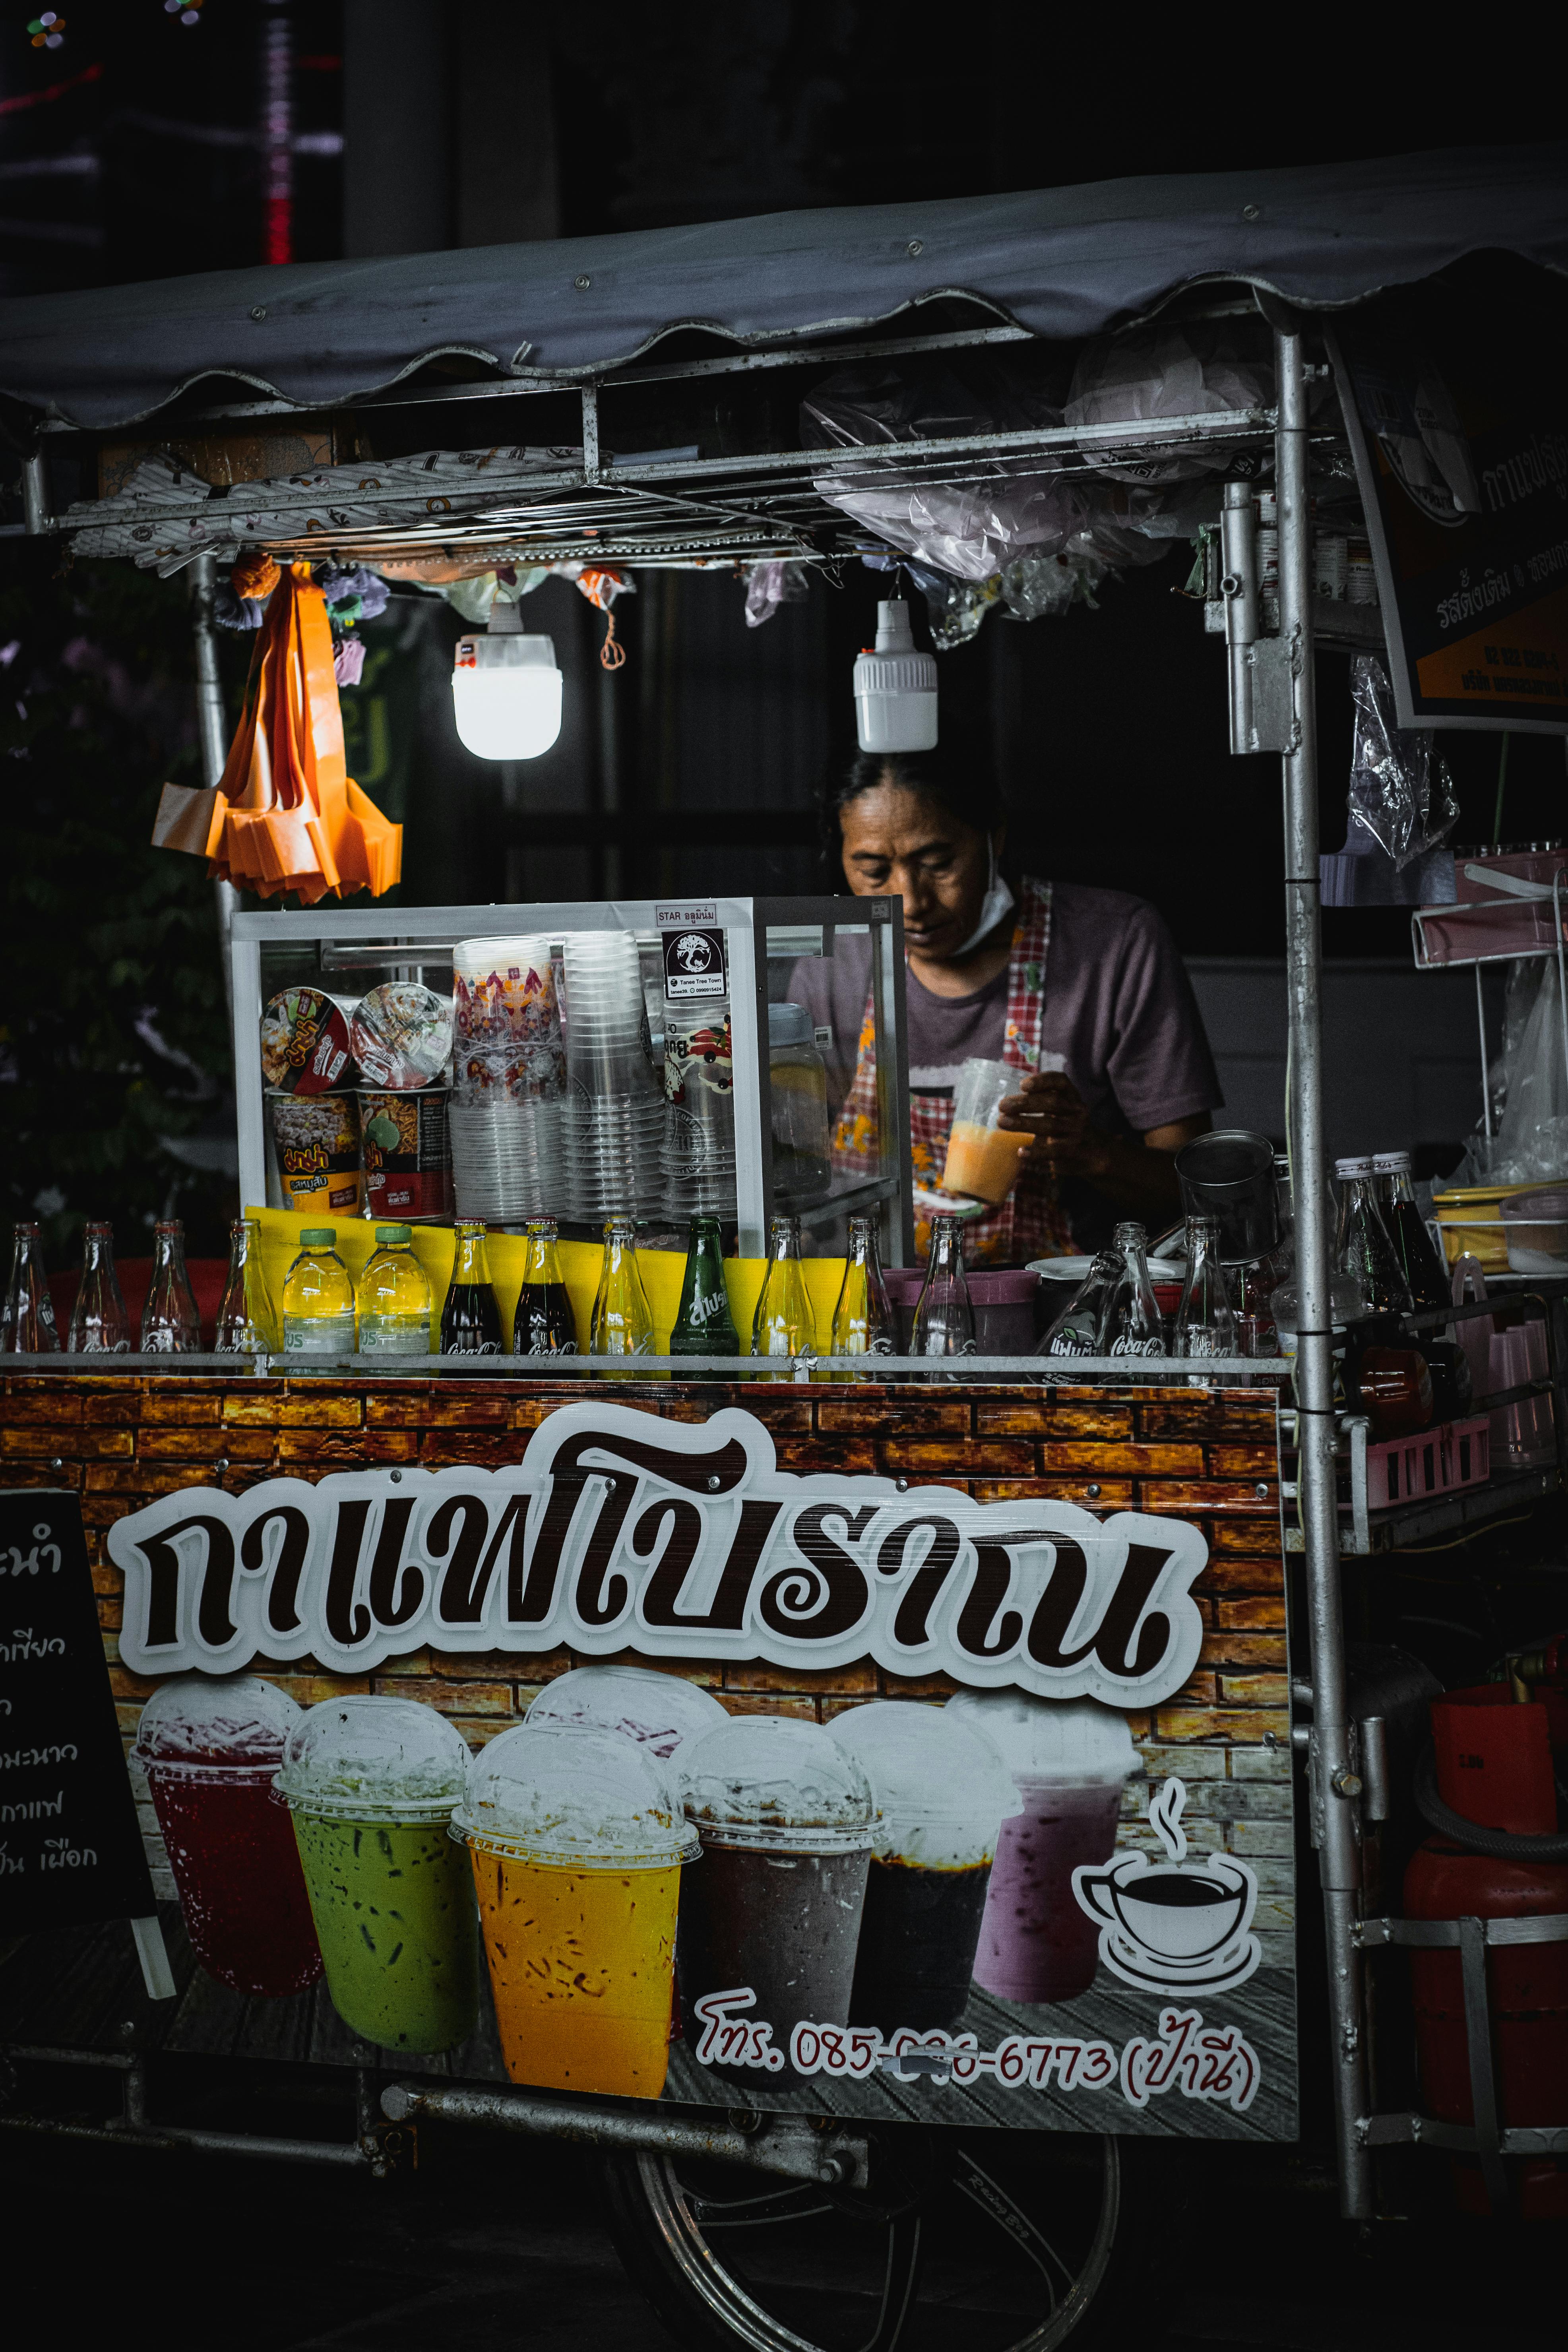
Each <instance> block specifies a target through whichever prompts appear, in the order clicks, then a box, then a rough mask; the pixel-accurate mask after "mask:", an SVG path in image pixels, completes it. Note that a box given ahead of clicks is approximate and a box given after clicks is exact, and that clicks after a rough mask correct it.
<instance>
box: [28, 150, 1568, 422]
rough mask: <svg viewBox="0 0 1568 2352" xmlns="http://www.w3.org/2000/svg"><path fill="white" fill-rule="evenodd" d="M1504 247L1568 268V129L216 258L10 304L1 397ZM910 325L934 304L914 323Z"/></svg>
mask: <svg viewBox="0 0 1568 2352" xmlns="http://www.w3.org/2000/svg"><path fill="white" fill-rule="evenodd" d="M1485 251H1505V252H1509V253H1512V254H1517V255H1519V256H1521V257H1523V258H1525V259H1527V260H1530V261H1533V262H1537V263H1540V264H1541V265H1542V266H1543V267H1545V268H1551V269H1556V270H1561V271H1564V272H1565V273H1568V144H1563V143H1553V144H1551V145H1542V146H1530V147H1510V148H1465V149H1453V150H1447V151H1440V152H1433V153H1426V154H1416V155H1401V156H1395V157H1393V158H1388V159H1383V160H1373V161H1368V162H1362V163H1331V164H1321V165H1310V166H1301V167H1296V168H1292V169H1289V170H1281V171H1262V172H1205V173H1189V174H1184V175H1183V176H1181V177H1172V178H1162V179H1136V180H1107V181H1100V182H1097V183H1095V184H1092V185H1089V186H1085V187H1074V188H1047V189H1044V190H1041V191H1039V192H1038V193H1037V194H1019V195H1004V196H970V197H964V198H961V199H956V200H949V201H944V202H942V203H937V204H921V203H918V202H910V203H907V204H897V205H870V206H864V207H859V208H856V209H829V210H823V211H817V212H795V213H772V214H766V215H762V216H760V217H758V218H755V219H751V220H738V221H721V222H717V223H708V224H702V225H699V226H695V227H688V228H668V229H648V230H643V231H640V232H638V233H637V234H635V235H629V236H600V237H579V238H563V239H560V240H557V241H553V242H551V243H547V244H537V245H497V246H484V247H469V248H465V249H462V250H459V251H456V252H446V253H433V254H415V255H411V256H407V257H400V258H396V259H386V260H372V261H330V262H321V263H316V264H311V263H294V264H291V265H289V266H288V267H286V268H256V269H235V270H224V271H214V272H210V273H206V274H204V275H201V276H197V277H190V278H160V279H157V280H155V281H154V282H153V283H151V284H147V285H139V286H110V287H98V288H94V289H91V290H89V291H87V292H82V293H73V294H41V295H29V296H24V297H20V298H17V299H12V300H9V301H5V302H3V303H0V389H4V390H5V391H6V392H9V393H11V394H14V395H15V396H16V398H18V399H20V400H22V401H25V402H26V403H28V404H31V405H33V406H35V407H37V409H39V410H40V411H43V412H45V413H47V414H48V415H53V416H57V417H60V418H64V419H67V420H68V421H69V422H71V423H72V424H76V425H84V426H89V427H92V428H95V429H100V430H101V429H103V428H105V427H110V426H114V425H131V424H136V423H139V422H141V421H142V419H144V418H147V417H149V416H152V415H155V414H156V412H157V411H158V410H159V409H160V408H161V407H163V405H164V404H165V403H166V402H168V401H170V400H172V399H174V397H175V396H176V394H179V393H181V392H183V391H184V390H185V389H186V388H187V387H188V386H190V385H192V384H194V383H198V382H200V381H201V379H203V378H204V377H214V376H216V377H222V378H229V379H232V378H238V379H239V380H240V381H241V382H243V383H247V384H250V385H254V386H255V387H256V389H257V391H258V392H259V393H262V394H272V395H276V396H279V397H281V398H284V399H287V400H290V401H295V402H299V403H300V404H310V405H318V406H330V405H332V404H336V403H338V402H342V401H346V400H351V399H353V398H355V397H357V396H360V395H363V394H366V393H370V392H374V391H377V390H379V389H381V388H382V387H384V386H385V385H388V384H391V383H395V382H396V381H397V380H398V379H399V378H401V377H403V376H405V375H408V374H409V373H412V372H413V371H414V370H416V369H417V368H418V367H420V366H421V365H423V364H424V363H425V362H426V361H429V360H432V359H435V358H437V357H439V356H441V355H442V354H467V355H468V356H471V357H472V358H474V359H476V360H479V361H481V362H485V363H486V364H488V365H489V366H490V367H492V368H494V369H495V370H496V371H497V372H498V373H500V374H501V375H503V376H504V375H508V374H510V373H515V372H517V371H518V370H521V369H526V370H527V371H528V372H529V373H534V372H535V371H538V370H544V371H548V372H556V371H559V372H560V373H563V375H565V376H568V377H570V376H571V375H572V374H573V373H582V372H584V371H593V370H597V369H604V368H609V367H612V366H616V365H619V364H624V363H625V362H628V361H631V360H633V359H635V358H637V356H638V354H640V353H645V352H647V351H648V350H649V349H650V347H651V346H652V345H654V344H655V343H657V342H658V340H659V338H660V337H661V336H664V335H668V334H669V333H670V332H672V331H675V330H677V329H679V328H683V327H700V328H706V329H708V330H710V331H712V332H714V333H717V334H719V335H721V336H724V337H726V338H728V339H729V340H731V341H733V342H734V343H736V344H738V345H742V346H746V347H752V348H756V347H765V346H766V345H768V344H770V343H779V342H787V341H799V340H800V339H802V338H805V337H810V336H813V335H825V334H836V333H842V332H843V331H847V330H854V329H857V328H867V327H870V326H872V325H874V324H876V323H878V322H880V321H883V320H889V319H892V318H895V317H897V316H898V315H899V314H900V313H901V312H908V311H911V310H915V309H916V308H917V306H918V305H920V304H921V303H922V302H928V301H930V300H931V299H932V298H934V297H937V296H940V295H943V294H955V293H956V294H963V295H967V296H970V297H972V298H973V299H976V300H978V301H981V302H984V303H987V304H989V305H990V306H991V307H992V308H993V309H994V310H995V312H996V313H997V315H998V317H999V318H1001V319H1003V320H1009V321H1012V322H1015V323H1016V324H1018V325H1020V326H1024V327H1026V328H1028V329H1029V330H1031V331H1033V332H1034V333H1036V334H1038V335H1043V336H1047V337H1051V338H1061V339H1068V338H1075V337H1079V336H1082V335H1087V334H1094V333H1099V332H1101V331H1104V330H1105V329H1107V328H1110V327H1113V326H1118V325H1121V324H1125V323H1126V322H1128V321H1129V320H1134V319H1137V318H1139V317H1141V316H1142V315H1143V314H1145V313H1146V312H1147V311H1149V310H1151V309H1152V308H1153V307H1155V306H1157V305H1158V304H1159V303H1160V302H1161V301H1162V300H1163V299H1165V298H1166V297H1168V296H1169V295H1170V294H1171V293H1173V291H1174V290H1175V289H1178V288H1180V287H1182V286H1185V285H1189V284H1191V283H1193V282H1194V280H1202V279H1209V278H1224V279H1238V280H1241V281H1243V282H1245V283H1247V284H1249V285H1252V286H1256V287H1259V288H1264V289H1270V290H1272V291H1274V292H1276V293H1278V294H1279V295H1282V296H1284V297H1285V298H1286V299H1289V300H1290V301H1292V302H1296V303H1300V304H1301V305H1303V306H1306V307H1308V308H1310V309H1314V310H1319V309H1331V308H1334V307H1336V306H1339V305H1342V304H1345V303H1352V302H1356V301H1359V300H1362V299H1364V298H1365V297H1366V296H1368V295H1370V294H1373V293H1375V292H1377V291H1378V290H1379V289H1382V288H1384V287H1389V286H1396V285H1405V284H1410V283H1413V282H1415V280H1417V279H1420V278H1427V277H1430V276H1431V275H1432V274H1433V272H1434V271H1436V270H1439V269H1442V268H1446V267H1447V266H1448V265H1450V264H1451V263H1453V262H1455V261H1457V260H1458V259H1460V258H1461V257H1463V256H1465V255H1466V254H1470V253H1477V252H1485ZM910 326H911V331H919V321H918V320H911V321H910Z"/></svg>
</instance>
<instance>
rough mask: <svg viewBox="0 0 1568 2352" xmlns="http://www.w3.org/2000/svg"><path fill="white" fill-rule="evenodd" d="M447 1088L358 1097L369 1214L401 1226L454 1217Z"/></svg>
mask: <svg viewBox="0 0 1568 2352" xmlns="http://www.w3.org/2000/svg"><path fill="white" fill-rule="evenodd" d="M359 1115H360V1147H361V1158H362V1162H363V1169H364V1184H365V1213H366V1214H367V1215H369V1216H372V1217H384V1218H386V1219H387V1220H388V1221H391V1220H393V1219H395V1220H397V1221H398V1222H399V1223H403V1224H409V1223H418V1222H419V1221H420V1220H421V1219H423V1220H425V1221H426V1222H428V1221H430V1220H431V1219H436V1218H441V1217H449V1216H450V1215H451V1213H452V1152H451V1144H450V1141H449V1139H448V1137H447V1088H446V1087H426V1088H425V1089H424V1091H423V1092H422V1093H419V1094H404V1093H402V1092H399V1091H395V1090H392V1089H382V1090H378V1091H377V1092H375V1093H374V1094H373V1093H371V1092H369V1091H368V1090H365V1091H363V1092H362V1093H361V1095H360V1097H359Z"/></svg>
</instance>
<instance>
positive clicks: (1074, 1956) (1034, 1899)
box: [942, 1691, 1139, 2004]
mask: <svg viewBox="0 0 1568 2352" xmlns="http://www.w3.org/2000/svg"><path fill="white" fill-rule="evenodd" d="M942 1712H943V1713H944V1714H945V1715H950V1716H953V1717H957V1718H958V1719H959V1720H960V1721H962V1722H963V1723H964V1724H966V1725H968V1726H969V1727H972V1728H973V1729H976V1730H979V1731H982V1732H984V1733H985V1734H986V1735H987V1736H988V1737H989V1738H990V1739H991V1741H992V1743H993V1745H994V1747H995V1748H996V1750H997V1752H998V1753H999V1754H1000V1756H1001V1758H1002V1760H1003V1762H1004V1764H1005V1766H1006V1768H1007V1770H1008V1771H1009V1772H1010V1774H1011V1775H1012V1778H1013V1781H1014V1784H1015V1786H1016V1789H1017V1791H1018V1798H1019V1801H1020V1803H1021V1806H1022V1811H1019V1812H1017V1813H1016V1814H1015V1815H1014V1816H1013V1818H1012V1819H1011V1820H1010V1821H1006V1822H1004V1823H1003V1824H1002V1834H1001V1837H1000V1838H999V1840H998V1842H997V1846H996V1859H995V1862H994V1864H993V1865H992V1870H991V1885H990V1888H989V1891H988V1893H987V1895H986V1898H985V1916H984V1920H983V1922H982V1924H981V1929H980V1947H979V1950H978V1951H977V1953H976V1955H975V1960H974V1981H975V1983H976V1984H978V1985H982V1986H984V1990H986V1991H987V1992H990V1993H994V1994H995V1995H996V1997H997V1998H998V2000H1013V2001H1022V2002H1026V2003H1030V2004H1032V2003H1036V2002H1039V2001H1051V2000H1074V1999H1075V1998H1076V1997H1077V1995H1078V1994H1079V1993H1080V1992H1087V1991H1088V1990H1089V1986H1090V1985H1091V1984H1092V1983H1093V1982H1094V1974H1095V1969H1096V1968H1097V1966H1098V1964H1099V1956H1100V1929H1099V1926H1098V1924H1097V1922H1096V1921H1095V1920H1093V1919H1091V1918H1090V1917H1089V1916H1088V1914H1087V1913H1086V1912H1085V1911H1084V1910H1083V1909H1082V1907H1081V1906H1080V1905H1079V1903H1078V1901H1077V1900H1076V1898H1075V1896H1074V1895H1073V1885H1072V1874H1073V1872H1074V1871H1075V1870H1076V1869H1077V1868H1078V1867H1079V1864H1080V1863H1103V1862H1109V1861H1110V1856H1111V1854H1112V1853H1114V1851H1115V1848H1116V1824H1117V1821H1118V1819H1119V1818H1120V1815H1121V1790H1122V1786H1123V1783H1124V1782H1125V1781H1126V1780H1127V1779H1128V1777H1129V1775H1130V1774H1131V1773H1133V1772H1136V1771H1137V1770H1138V1769H1139V1758H1138V1751H1137V1749H1136V1748H1134V1746H1133V1745H1132V1735H1131V1732H1130V1731H1129V1730H1128V1727H1127V1718H1126V1717H1125V1716H1121V1715H1118V1714H1117V1713H1116V1712H1115V1710H1114V1709H1113V1708H1111V1707H1108V1706H1100V1705H1099V1704H1098V1703H1097V1701H1095V1700H1094V1699H1088V1698H1082V1699H1064V1700H1055V1699H1044V1698H1030V1697H1027V1696H1025V1694H1024V1693H1023V1692H1021V1691H963V1692H961V1693H960V1694H959V1696H957V1697H956V1698H952V1699H950V1700H949V1701H948V1703H947V1706H945V1707H944V1708H943V1710H942Z"/></svg>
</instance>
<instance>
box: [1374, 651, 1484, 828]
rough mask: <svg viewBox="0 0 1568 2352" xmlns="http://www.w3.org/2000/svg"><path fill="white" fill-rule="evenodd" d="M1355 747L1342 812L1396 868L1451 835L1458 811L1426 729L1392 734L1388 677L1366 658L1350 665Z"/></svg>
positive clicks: (1449, 780)
mask: <svg viewBox="0 0 1568 2352" xmlns="http://www.w3.org/2000/svg"><path fill="white" fill-rule="evenodd" d="M1351 702H1352V706H1353V708H1354V710H1355V740H1354V744H1353V747H1352V752H1351V783H1350V793H1349V800H1350V808H1351V814H1352V816H1357V817H1359V818H1360V819H1361V821H1362V823H1363V824H1364V825H1365V827H1366V829H1367V831H1368V832H1369V833H1370V834H1371V835H1373V838H1374V839H1375V840H1376V842H1377V843H1378V845H1379V846H1380V847H1381V848H1383V849H1384V850H1385V851H1386V852H1387V854H1388V856H1390V857H1392V859H1393V860H1394V866H1396V867H1399V868H1403V867H1404V866H1409V865H1410V864H1411V863H1412V862H1413V861H1414V860H1415V858H1417V857H1420V856H1424V855H1425V853H1426V851H1427V850H1428V849H1436V846H1437V845H1438V843H1439V842H1440V841H1442V840H1443V839H1445V837H1446V836H1447V835H1448V834H1449V833H1451V832H1452V830H1453V828H1454V825H1455V824H1456V823H1457V821H1458V814H1459V804H1458V801H1456V799H1455V798H1454V783H1453V778H1452V777H1451V776H1450V774H1449V772H1448V763H1447V761H1446V760H1445V759H1444V758H1443V756H1442V754H1441V753H1440V752H1437V751H1434V749H1433V744H1432V730H1431V729H1430V728H1429V727H1405V728H1401V727H1396V726H1395V725H1394V690H1393V688H1391V687H1390V685H1389V683H1388V673H1387V672H1386V670H1385V669H1384V667H1383V664H1382V663H1381V662H1380V661H1379V660H1378V659H1377V658H1376V656H1374V655H1372V654H1355V655H1352V658H1351Z"/></svg>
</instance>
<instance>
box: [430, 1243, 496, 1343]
mask: <svg viewBox="0 0 1568 2352" xmlns="http://www.w3.org/2000/svg"><path fill="white" fill-rule="evenodd" d="M453 1231H454V1233H455V1234H456V1235H457V1247H456V1249H455V1250H454V1252H453V1255H452V1279H451V1282H450V1284H449V1285H448V1286H447V1298H446V1304H445V1305H444V1306H443V1307H442V1309H441V1353H442V1354H443V1355H444V1356H499V1355H500V1351H501V1340H500V1307H498V1306H497V1305H496V1295H495V1292H494V1291H493V1290H492V1289H491V1287H490V1269H489V1259H488V1258H487V1256H486V1254H485V1228H484V1224H483V1223H482V1222H481V1221H479V1220H477V1219H472V1218H467V1217H465V1218H460V1219H459V1220H458V1223H457V1224H456V1225H455V1226H454V1227H453Z"/></svg>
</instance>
